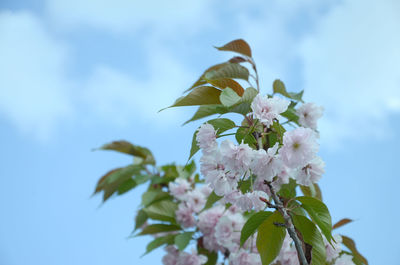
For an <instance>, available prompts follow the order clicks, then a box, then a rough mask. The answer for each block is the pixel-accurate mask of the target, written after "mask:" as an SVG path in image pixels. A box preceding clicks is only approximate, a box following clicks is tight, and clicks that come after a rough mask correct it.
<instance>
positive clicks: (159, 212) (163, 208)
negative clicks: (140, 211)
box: [144, 200, 178, 223]
mask: <svg viewBox="0 0 400 265" xmlns="http://www.w3.org/2000/svg"><path fill="white" fill-rule="evenodd" d="M177 209H178V205H176V204H175V203H173V202H172V201H169V200H162V201H158V202H155V203H153V204H151V205H150V206H148V207H147V208H145V209H144V211H145V212H146V214H147V216H148V217H149V218H151V219H153V220H159V221H166V222H171V223H175V211H176V210H177Z"/></svg>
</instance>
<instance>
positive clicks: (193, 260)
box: [176, 250, 207, 265]
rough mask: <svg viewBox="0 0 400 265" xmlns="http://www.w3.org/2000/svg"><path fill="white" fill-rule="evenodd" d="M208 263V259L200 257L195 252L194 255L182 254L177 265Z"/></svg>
mask: <svg viewBox="0 0 400 265" xmlns="http://www.w3.org/2000/svg"><path fill="white" fill-rule="evenodd" d="M206 262H207V257H206V256H204V255H198V254H197V252H196V251H195V250H193V251H192V253H187V252H181V253H180V255H179V257H178V262H177V263H176V265H201V264H204V263H206Z"/></svg>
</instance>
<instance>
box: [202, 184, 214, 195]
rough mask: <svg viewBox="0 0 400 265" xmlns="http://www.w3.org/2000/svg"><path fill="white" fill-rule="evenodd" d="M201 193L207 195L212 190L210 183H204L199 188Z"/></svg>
mask: <svg viewBox="0 0 400 265" xmlns="http://www.w3.org/2000/svg"><path fill="white" fill-rule="evenodd" d="M200 191H201V193H203V195H204V196H206V197H208V196H209V195H210V194H211V192H212V188H211V187H210V185H204V186H202V187H201V188H200Z"/></svg>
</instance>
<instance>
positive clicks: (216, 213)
mask: <svg viewBox="0 0 400 265" xmlns="http://www.w3.org/2000/svg"><path fill="white" fill-rule="evenodd" d="M192 184H193V180H191V179H189V180H187V179H184V178H177V179H176V180H175V181H174V182H170V183H169V191H170V194H171V195H172V196H173V197H174V199H175V200H176V201H177V202H178V203H179V204H178V209H177V211H176V212H175V215H176V220H177V222H178V223H179V224H180V225H181V226H182V227H183V228H185V229H186V230H192V231H196V232H197V234H198V237H197V239H196V240H197V244H198V245H201V246H202V248H204V249H206V250H207V251H209V252H220V253H222V254H223V256H227V257H228V259H229V262H230V264H233V265H241V264H255V265H257V264H259V265H261V259H260V255H259V254H258V252H257V248H256V246H255V238H254V236H253V237H251V240H250V239H249V240H248V241H247V242H246V243H245V244H244V246H243V248H240V232H241V230H242V228H243V225H244V223H245V218H244V215H243V211H242V209H241V208H239V207H237V206H236V205H231V206H229V207H226V206H225V202H224V201H220V202H218V203H216V204H215V205H213V206H212V207H211V208H209V209H205V208H204V207H205V203H206V198H207V197H208V196H209V195H210V193H211V191H212V189H211V188H210V186H209V185H208V184H207V185H201V186H199V185H198V186H196V187H194V185H192ZM165 250H166V251H167V254H166V255H165V256H164V258H163V264H165V265H172V264H182V265H200V264H204V263H205V262H206V261H207V259H206V257H205V256H203V255H198V254H197V253H196V252H195V251H192V253H191V254H188V253H186V252H182V251H178V250H177V249H176V248H175V247H172V246H167V247H166V248H165ZM189 257H190V258H189Z"/></svg>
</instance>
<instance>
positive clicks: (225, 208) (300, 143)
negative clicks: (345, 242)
mask: <svg viewBox="0 0 400 265" xmlns="http://www.w3.org/2000/svg"><path fill="white" fill-rule="evenodd" d="M288 106H289V102H288V101H287V100H284V99H281V98H278V97H262V96H261V95H257V96H256V97H255V98H254V100H253V102H252V104H251V108H252V111H253V112H252V115H253V117H252V119H253V121H254V120H257V121H259V122H260V123H261V124H262V125H263V128H264V130H265V131H267V130H268V129H269V128H270V127H271V126H272V125H273V124H274V122H278V121H279V120H280V119H282V116H281V115H280V114H282V113H283V112H285V111H286V110H287V108H288ZM297 115H298V116H299V120H298V123H299V124H300V125H301V126H300V127H298V128H296V129H293V130H291V131H286V132H285V133H284V134H283V135H282V139H281V142H279V141H278V142H276V143H275V144H274V145H273V146H270V147H268V148H265V149H264V148H258V149H254V148H252V147H250V146H249V145H248V144H247V143H239V144H234V143H233V142H232V141H231V140H229V139H226V140H224V141H222V142H221V143H220V144H219V143H218V142H217V131H216V130H215V129H214V127H213V125H211V124H208V123H205V124H203V125H202V126H201V127H200V128H199V130H198V132H197V134H196V140H197V144H198V146H199V148H200V149H201V150H202V153H203V155H202V157H201V159H200V162H201V167H200V172H201V174H202V175H203V176H204V180H205V185H197V186H196V185H194V181H193V180H192V179H184V178H177V179H175V181H174V182H170V183H169V186H168V189H169V192H170V194H171V195H172V196H173V197H174V200H175V201H177V203H178V209H177V210H176V212H175V215H176V220H177V222H178V223H179V224H180V225H181V226H182V227H183V228H184V229H186V231H193V232H195V235H196V237H195V238H194V239H195V241H196V244H197V246H201V248H204V249H206V250H207V251H209V252H216V253H221V254H222V256H223V257H225V259H226V260H228V262H229V264H231V265H250V264H256V265H257V264H261V259H260V255H259V253H258V250H257V247H256V245H255V238H256V237H257V233H255V234H253V235H252V236H251V237H250V238H249V239H248V240H247V241H246V242H245V243H244V245H243V246H242V247H241V246H240V233H241V230H242V228H243V225H244V224H245V221H246V218H245V217H244V216H245V215H244V213H245V212H252V213H254V212H258V211H262V210H264V209H265V208H266V207H267V205H266V203H267V202H268V201H270V198H269V197H270V196H271V190H270V187H272V188H273V189H275V192H277V191H279V190H280V188H281V186H282V185H283V184H287V183H289V179H290V178H292V179H294V180H295V181H296V183H297V184H299V185H303V186H310V185H312V184H313V183H316V182H317V181H318V180H319V179H320V178H321V176H322V174H323V173H324V162H323V161H322V159H321V158H320V157H318V156H317V152H318V149H319V145H318V143H317V140H318V135H317V132H316V129H317V126H316V124H317V119H318V118H320V117H321V115H322V108H321V107H318V106H316V105H315V104H312V103H306V104H303V105H302V106H300V107H299V108H298V110H297ZM244 181H250V188H249V189H248V190H247V191H244V192H243V191H242V190H241V189H240V183H243V182H244ZM266 183H270V184H271V185H266ZM212 192H214V193H215V194H216V195H218V196H221V197H222V199H221V200H220V201H218V202H217V203H215V204H214V205H213V206H212V207H210V208H208V209H205V208H204V207H205V205H206V201H207V198H208V197H209V196H210V194H211V193H212ZM334 239H335V240H334V241H333V242H328V241H327V240H326V238H325V237H324V243H325V246H326V253H327V262H328V263H329V264H333V265H340V264H345V265H351V264H353V263H352V260H351V256H349V255H346V254H342V255H340V254H341V251H342V249H341V245H340V243H341V237H340V236H338V235H337V236H335V237H334ZM165 250H166V252H167V254H166V255H165V256H164V257H163V264H165V265H173V264H179V265H201V264H205V263H206V262H207V258H206V257H205V256H204V255H200V254H198V253H197V252H196V251H195V250H192V252H191V253H188V252H184V251H179V250H178V249H177V248H176V247H174V246H171V245H169V246H167V247H166V248H165ZM349 257H350V259H349ZM273 263H274V264H275V263H276V264H281V265H296V264H299V260H298V256H297V252H296V249H295V246H294V243H293V240H292V238H290V237H289V236H288V234H286V237H285V239H284V242H283V246H282V248H281V251H280V253H279V255H278V256H277V257H276V259H275V261H274V262H273Z"/></svg>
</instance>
